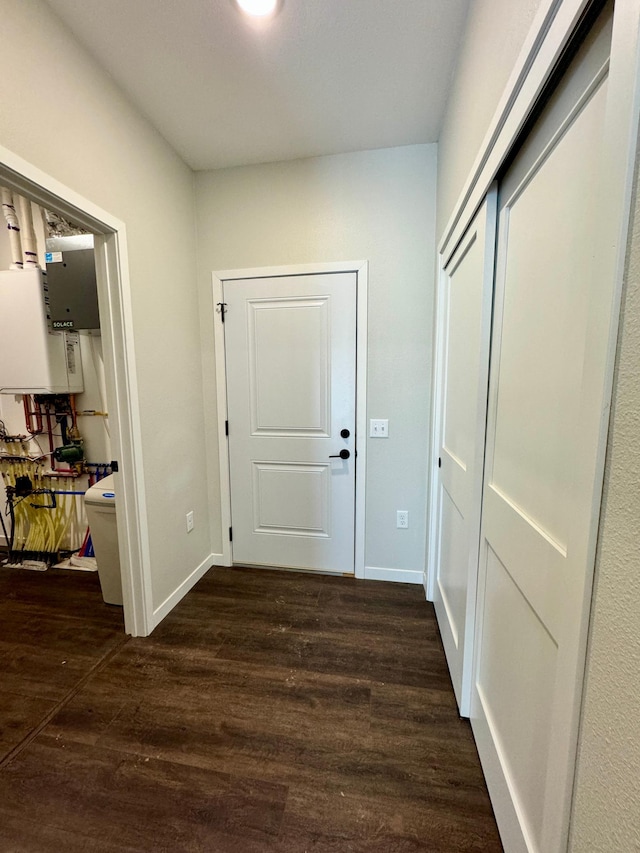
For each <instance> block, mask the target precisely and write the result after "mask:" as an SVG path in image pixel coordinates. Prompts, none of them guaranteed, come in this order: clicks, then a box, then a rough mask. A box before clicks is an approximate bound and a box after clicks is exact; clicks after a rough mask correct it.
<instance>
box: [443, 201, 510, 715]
mask: <svg viewBox="0 0 640 853" xmlns="http://www.w3.org/2000/svg"><path fill="white" fill-rule="evenodd" d="M495 220H496V192H495V190H494V191H492V192H491V193H490V194H489V195H488V196H487V198H486V199H485V201H484V203H483V205H482V207H481V208H480V210H479V211H478V213H477V215H476V217H475V219H474V221H473V222H472V223H471V225H470V226H469V228H468V230H467V232H466V233H465V235H464V237H463V239H462V240H461V242H460V244H459V246H458V247H457V248H456V250H455V252H453V254H452V256H451V257H450V258H449V259H448V261H447V262H446V263H445V265H444V269H443V272H442V276H441V282H440V293H439V296H440V298H439V305H438V313H439V316H438V324H439V332H440V335H439V339H440V341H441V347H440V352H439V364H440V371H439V376H438V382H439V387H440V394H441V401H442V403H441V418H440V436H439V444H438V456H439V460H438V469H437V471H438V473H437V507H436V513H437V518H436V531H437V543H436V566H435V594H434V604H435V609H436V615H437V617H438V624H439V626H440V633H441V635H442V639H443V644H444V648H445V652H446V655H447V662H448V665H449V670H450V673H451V680H452V683H453V686H454V691H455V694H456V699H457V701H458V707H459V709H460V713H461V714H462V715H463V716H468V715H469V703H470V688H471V656H472V652H473V646H472V644H473V621H474V615H475V593H476V583H477V571H478V543H479V538H480V507H481V500H482V471H483V460H484V437H485V424H486V405H487V391H486V389H487V375H488V369H489V335H490V327H491V293H492V287H493V263H494V246H495Z"/></svg>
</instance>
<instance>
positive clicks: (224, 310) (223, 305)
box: [218, 302, 227, 323]
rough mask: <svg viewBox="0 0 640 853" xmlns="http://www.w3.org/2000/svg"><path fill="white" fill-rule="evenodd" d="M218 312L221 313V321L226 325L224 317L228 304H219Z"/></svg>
mask: <svg viewBox="0 0 640 853" xmlns="http://www.w3.org/2000/svg"><path fill="white" fill-rule="evenodd" d="M218 310H219V311H220V319H221V320H222V322H223V323H224V315H225V314H226V313H227V303H226V302H218Z"/></svg>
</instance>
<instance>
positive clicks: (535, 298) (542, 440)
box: [471, 13, 610, 853]
mask: <svg viewBox="0 0 640 853" xmlns="http://www.w3.org/2000/svg"><path fill="white" fill-rule="evenodd" d="M609 43H610V27H609V21H608V18H607V14H606V13H605V14H604V15H603V16H602V17H601V19H600V20H599V22H598V24H596V27H595V28H594V30H593V32H592V33H591V34H590V36H589V37H588V39H587V41H586V42H585V44H584V45H583V46H582V47H581V49H580V51H579V52H578V54H577V56H576V58H575V60H574V62H573V64H572V66H571V67H570V69H569V71H568V72H567V75H566V79H563V81H562V82H561V83H560V85H559V87H558V89H557V90H556V92H555V93H554V96H553V97H552V100H551V102H550V104H549V106H548V108H547V109H546V110H545V112H543V114H542V116H541V118H540V119H539V121H538V124H537V125H536V127H535V128H534V130H533V132H532V134H531V136H530V138H529V139H528V141H527V143H525V145H524V147H523V148H522V150H521V152H520V153H519V154H518V156H517V157H516V158H515V160H514V162H513V164H512V165H511V167H510V169H509V171H508V172H507V174H506V175H505V176H504V178H503V181H502V182H501V186H500V196H499V213H498V222H499V226H498V245H497V255H496V285H495V309H494V323H493V340H492V361H491V375H490V395H489V419H488V427H487V449H486V464H485V487H484V500H483V516H482V536H481V546H480V548H481V560H480V573H479V582H478V616H477V630H476V650H475V664H474V674H473V687H472V712H471V720H472V725H473V730H474V734H475V737H476V742H477V745H478V751H479V753H480V757H481V760H482V763H483V768H484V771H485V776H486V778H487V783H488V786H489V790H490V793H491V795H492V802H493V805H494V809H495V811H496V817H497V820H498V825H499V827H500V830H501V833H502V836H503V842H504V844H505V848H506V849H507V850H509V851H510V853H511V851H520V850H522V851H529V853H534V851H536V853H560V851H561V850H563V849H564V848H565V845H566V833H567V826H568V812H569V806H570V797H571V778H572V767H573V754H572V749H573V748H574V745H575V734H576V728H575V708H576V706H577V701H578V699H579V692H580V686H581V678H582V671H581V657H580V654H581V653H580V642H581V637H582V636H583V634H584V624H585V619H586V615H585V609H584V599H585V590H586V589H587V588H589V585H590V578H591V574H592V571H593V565H592V564H591V565H590V564H589V563H588V561H587V558H586V555H587V553H588V543H589V539H590V536H591V531H592V525H593V523H594V519H593V516H592V507H593V503H594V494H593V493H592V492H590V491H588V490H585V489H584V488H583V487H581V486H580V484H581V483H584V482H585V481H586V480H587V479H588V477H586V472H588V471H589V470H591V469H592V468H593V466H594V464H595V459H596V456H597V452H598V447H597V444H596V443H593V444H592V445H589V443H588V442H587V441H585V440H583V439H584V436H590V435H594V436H597V434H598V429H597V425H598V423H599V420H600V412H601V408H602V406H604V405H606V401H605V400H604V399H603V398H602V394H601V393H600V395H599V394H598V382H599V379H598V373H597V371H596V372H594V371H593V370H591V369H590V367H589V365H590V364H593V363H597V361H598V359H597V358H596V359H595V362H594V361H591V360H590V358H587V357H586V356H587V354H589V356H590V357H593V355H595V354H596V350H597V349H598V348H599V349H600V350H601V353H600V358H601V360H604V359H606V346H607V340H606V337H603V336H602V335H601V334H600V331H599V330H598V329H597V328H596V326H594V324H593V322H592V315H593V306H594V305H596V304H598V300H599V298H600V294H599V292H598V291H599V289H601V288H602V287H603V284H602V282H601V281H598V280H596V278H595V276H593V275H592V274H591V269H592V267H593V251H594V246H595V245H596V243H597V241H596V234H597V229H598V199H597V188H598V178H599V175H600V169H601V162H602V129H603V126H604V120H605V109H606V94H607V67H608V66H607V57H608V50H609ZM582 660H583V658H582ZM572 739H573V740H572ZM572 744H573V745H572Z"/></svg>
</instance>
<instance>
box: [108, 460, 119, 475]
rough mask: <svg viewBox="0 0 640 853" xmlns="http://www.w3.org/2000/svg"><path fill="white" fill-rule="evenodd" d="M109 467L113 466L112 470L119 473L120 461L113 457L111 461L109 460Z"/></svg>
mask: <svg viewBox="0 0 640 853" xmlns="http://www.w3.org/2000/svg"><path fill="white" fill-rule="evenodd" d="M109 468H111V470H112V472H113V473H114V474H117V473H118V463H117V461H116V460H115V459H113V460H112V461H111V462H109Z"/></svg>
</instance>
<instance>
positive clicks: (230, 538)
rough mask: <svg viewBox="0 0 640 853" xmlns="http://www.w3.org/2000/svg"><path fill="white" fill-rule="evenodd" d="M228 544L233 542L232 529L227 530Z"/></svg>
mask: <svg viewBox="0 0 640 853" xmlns="http://www.w3.org/2000/svg"><path fill="white" fill-rule="evenodd" d="M229 542H233V527H230V528H229Z"/></svg>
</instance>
